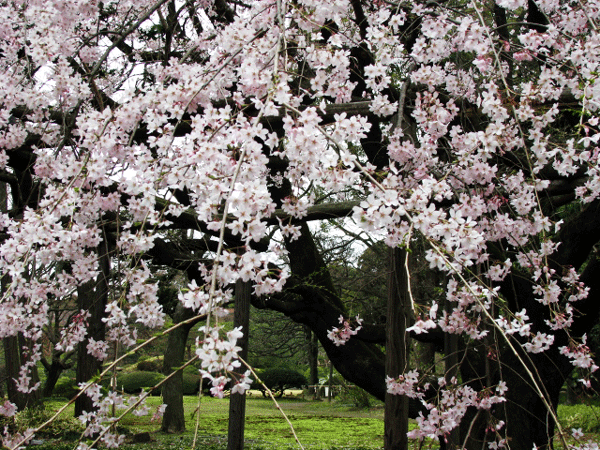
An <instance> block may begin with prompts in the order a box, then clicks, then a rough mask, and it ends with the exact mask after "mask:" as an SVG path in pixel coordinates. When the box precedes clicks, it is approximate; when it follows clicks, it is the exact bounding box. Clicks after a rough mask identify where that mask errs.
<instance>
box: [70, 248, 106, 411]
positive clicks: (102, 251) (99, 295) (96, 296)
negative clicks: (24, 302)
mask: <svg viewBox="0 0 600 450" xmlns="http://www.w3.org/2000/svg"><path fill="white" fill-rule="evenodd" d="M98 260H99V262H98V264H99V269H100V273H99V274H98V277H97V278H96V280H90V281H88V282H87V283H84V284H83V285H81V286H79V287H78V288H77V294H78V306H79V308H80V309H82V310H84V311H87V312H89V314H90V317H89V319H88V327H87V336H86V339H85V340H84V341H83V342H81V343H80V344H79V347H78V349H77V373H76V377H75V379H76V381H77V383H87V382H88V381H89V380H90V379H92V378H93V377H94V376H96V375H98V373H99V372H100V370H101V369H102V361H99V360H98V359H97V358H96V357H94V356H92V355H90V354H89V353H88V351H87V344H88V342H89V341H88V339H89V338H93V339H95V340H96V341H101V340H104V338H105V329H106V327H105V325H104V322H103V321H102V319H103V318H104V314H105V309H106V304H107V299H108V289H109V286H108V277H109V273H110V259H109V256H108V243H107V242H106V240H103V241H102V242H101V243H100V246H99V248H98ZM95 409H96V407H95V406H94V403H93V401H92V400H91V399H90V398H89V397H88V396H87V395H85V394H83V395H80V396H79V397H77V399H76V400H75V417H79V416H80V415H81V414H83V413H84V412H86V411H87V412H90V411H94V410H95Z"/></svg>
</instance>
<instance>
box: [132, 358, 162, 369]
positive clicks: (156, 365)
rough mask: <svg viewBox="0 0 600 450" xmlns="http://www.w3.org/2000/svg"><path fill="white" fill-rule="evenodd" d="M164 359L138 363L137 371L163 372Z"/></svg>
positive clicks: (146, 360) (151, 359) (152, 359)
mask: <svg viewBox="0 0 600 450" xmlns="http://www.w3.org/2000/svg"><path fill="white" fill-rule="evenodd" d="M162 366H163V360H162V358H150V359H145V360H144V361H140V362H138V363H137V366H136V367H137V370H139V371H142V372H160V371H161V370H162Z"/></svg>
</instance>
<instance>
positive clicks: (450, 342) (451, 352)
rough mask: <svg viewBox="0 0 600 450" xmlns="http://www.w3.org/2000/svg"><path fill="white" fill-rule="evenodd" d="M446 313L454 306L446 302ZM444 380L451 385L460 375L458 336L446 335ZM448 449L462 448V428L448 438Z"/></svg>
mask: <svg viewBox="0 0 600 450" xmlns="http://www.w3.org/2000/svg"><path fill="white" fill-rule="evenodd" d="M446 311H447V312H448V314H449V313H450V312H451V311H452V306H451V305H450V304H449V303H448V302H446ZM444 354H445V355H446V356H445V357H444V370H445V372H444V378H445V380H446V382H447V383H450V382H451V380H452V378H454V377H455V376H456V375H457V374H458V335H456V334H448V333H446V334H445V335H444ZM445 441H446V444H447V446H446V448H447V449H448V450H452V449H455V448H460V428H459V427H456V428H455V429H453V430H452V431H450V432H449V433H448V434H447V436H446V439H445Z"/></svg>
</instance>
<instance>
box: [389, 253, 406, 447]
mask: <svg viewBox="0 0 600 450" xmlns="http://www.w3.org/2000/svg"><path fill="white" fill-rule="evenodd" d="M405 256H406V250H401V249H399V248H390V249H389V261H390V264H389V276H388V300H387V317H386V344H385V349H386V352H385V356H386V358H385V373H386V375H387V376H390V377H392V378H397V377H398V376H399V375H401V374H402V373H404V372H405V371H406V369H407V367H408V354H407V349H408V345H407V342H406V341H407V339H408V337H407V334H406V328H407V327H406V324H407V322H408V320H409V312H408V311H409V304H410V299H409V298H408V283H409V280H408V276H407V274H406V270H405V268H404V257H405ZM407 433H408V397H406V396H404V395H393V394H389V393H387V392H386V394H385V417H384V448H385V450H406V449H407V448H408V438H407V436H406V434H407Z"/></svg>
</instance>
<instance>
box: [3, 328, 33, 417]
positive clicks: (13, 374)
mask: <svg viewBox="0 0 600 450" xmlns="http://www.w3.org/2000/svg"><path fill="white" fill-rule="evenodd" d="M3 340H4V360H5V363H6V392H7V394H8V399H9V400H10V401H11V402H12V403H14V404H15V405H16V406H17V408H18V410H19V411H22V410H23V409H25V408H30V407H32V406H37V405H39V403H40V398H41V391H40V389H36V390H35V391H32V392H29V393H25V392H21V391H19V390H18V389H17V383H16V380H18V379H19V370H20V369H21V366H22V365H23V364H25V363H26V362H27V356H26V352H25V351H24V349H26V348H27V347H28V342H27V340H26V339H25V338H23V336H22V335H21V334H19V336H11V337H7V338H4V339H3ZM30 375H31V381H30V386H32V385H34V384H36V383H37V382H38V381H39V376H38V371H37V368H35V367H34V368H33V370H32V371H31V372H30Z"/></svg>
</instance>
